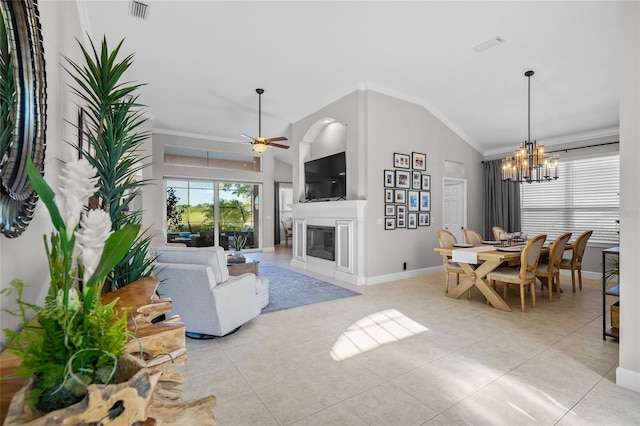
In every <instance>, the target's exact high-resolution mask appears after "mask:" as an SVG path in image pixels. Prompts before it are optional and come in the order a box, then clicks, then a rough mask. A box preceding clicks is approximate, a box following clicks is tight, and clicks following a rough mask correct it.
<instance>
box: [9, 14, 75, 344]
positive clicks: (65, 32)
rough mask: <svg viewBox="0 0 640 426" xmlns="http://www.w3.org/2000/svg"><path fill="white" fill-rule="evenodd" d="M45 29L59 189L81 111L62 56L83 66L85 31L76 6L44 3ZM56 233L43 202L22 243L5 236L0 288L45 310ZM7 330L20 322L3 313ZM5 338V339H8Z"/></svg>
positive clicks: (49, 161)
mask: <svg viewBox="0 0 640 426" xmlns="http://www.w3.org/2000/svg"><path fill="white" fill-rule="evenodd" d="M39 10H40V23H41V26H42V39H43V43H44V51H45V60H46V73H47V129H46V142H47V147H46V152H45V179H46V181H47V182H48V183H49V185H50V186H51V187H52V188H54V189H55V188H57V182H58V173H59V170H60V162H59V161H58V160H62V161H67V160H68V159H69V158H71V155H74V154H75V153H74V151H73V149H72V148H70V147H69V145H68V144H67V143H66V142H65V141H71V142H73V141H75V136H74V135H75V129H74V128H73V126H71V125H69V124H68V123H66V122H65V119H66V120H69V121H71V122H75V119H76V118H75V117H76V114H77V108H76V106H75V105H74V103H73V100H72V98H71V96H70V93H69V89H68V87H67V84H69V83H70V79H69V77H67V75H66V72H64V70H63V69H62V68H61V65H60V64H61V63H62V60H63V59H62V55H63V54H64V55H66V56H68V57H70V58H72V59H74V60H75V61H80V60H81V56H80V50H79V47H78V44H77V43H76V41H75V37H79V38H80V39H81V40H82V38H81V34H82V31H81V30H80V21H79V19H78V13H77V10H76V5H75V2H49V1H46V2H39ZM51 231H52V226H51V220H50V218H49V213H48V212H47V209H46V208H45V206H44V205H43V204H42V203H41V202H39V203H38V204H37V207H36V212H35V216H34V219H33V221H32V222H31V224H30V225H29V227H28V228H27V229H26V231H25V232H24V233H23V234H22V235H21V236H20V237H18V238H14V239H9V238H6V237H4V236H0V287H1V288H2V289H5V288H7V287H10V283H11V281H12V280H14V279H21V280H22V281H24V283H25V285H27V286H28V288H27V289H26V290H25V294H24V296H23V297H24V298H25V300H26V301H28V302H31V303H36V304H42V302H43V301H44V297H45V295H46V291H47V288H48V286H49V279H48V277H49V270H48V264H47V257H46V253H45V248H44V243H43V239H42V236H43V235H45V234H46V235H49V234H50V233H51ZM1 300H2V308H7V309H15V308H16V305H15V302H14V299H13V298H9V297H5V296H2V298H1ZM0 318H1V322H2V327H3V328H5V327H6V328H11V329H15V328H17V326H18V325H19V320H18V318H15V317H13V316H11V315H8V314H6V313H5V312H2V313H0ZM3 337H4V336H3Z"/></svg>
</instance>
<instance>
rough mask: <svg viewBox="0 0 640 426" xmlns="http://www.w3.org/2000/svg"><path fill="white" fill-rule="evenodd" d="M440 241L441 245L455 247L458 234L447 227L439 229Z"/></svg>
mask: <svg viewBox="0 0 640 426" xmlns="http://www.w3.org/2000/svg"><path fill="white" fill-rule="evenodd" d="M438 242H439V243H440V247H453V245H454V244H455V243H457V241H456V236H455V235H453V234H452V233H451V232H449V231H447V230H446V229H441V230H439V231H438Z"/></svg>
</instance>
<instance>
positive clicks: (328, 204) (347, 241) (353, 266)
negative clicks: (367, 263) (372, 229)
mask: <svg viewBox="0 0 640 426" xmlns="http://www.w3.org/2000/svg"><path fill="white" fill-rule="evenodd" d="M366 204H367V201H366V200H341V201H318V202H308V203H295V204H291V205H290V206H291V210H292V216H293V257H292V259H291V266H292V267H295V268H299V269H304V270H308V271H311V272H315V273H317V274H320V275H325V276H328V277H333V278H336V279H338V280H340V281H344V282H348V283H350V284H358V285H359V284H364V282H365V277H364V271H363V265H364V256H363V254H364V208H365V206H366ZM307 226H333V227H336V233H335V244H336V261H330V260H326V259H320V258H316V257H311V256H307V254H306V228H307Z"/></svg>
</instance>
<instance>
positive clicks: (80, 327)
mask: <svg viewBox="0 0 640 426" xmlns="http://www.w3.org/2000/svg"><path fill="white" fill-rule="evenodd" d="M27 167H28V174H29V178H30V180H31V182H32V185H33V188H34V190H35V191H36V192H37V193H38V195H39V196H40V199H41V200H42V201H43V203H44V204H45V205H46V207H47V209H48V210H49V214H50V216H51V221H52V223H53V227H54V230H53V232H52V233H51V236H50V238H49V239H48V240H47V238H46V236H45V237H44V244H45V249H46V253H47V257H48V261H49V273H50V285H49V289H48V292H47V296H46V299H45V303H44V306H42V307H39V306H36V305H33V304H29V303H26V302H24V301H23V299H22V292H23V286H24V284H23V283H22V282H21V281H19V280H15V281H14V282H13V283H12V286H13V287H12V289H6V290H4V291H3V293H4V294H3V297H7V296H8V295H9V294H10V293H11V292H15V293H16V296H17V306H18V309H17V311H15V312H11V311H8V312H11V313H14V314H16V315H19V316H20V317H21V318H22V322H23V324H22V325H23V330H22V331H21V332H16V331H13V330H10V329H5V330H4V331H5V335H6V336H7V338H8V342H9V348H10V350H11V351H13V352H14V353H16V354H17V355H18V356H19V357H21V358H22V364H21V366H20V369H19V370H18V374H20V375H22V376H23V377H25V378H33V386H32V390H31V392H30V393H29V396H28V402H29V403H30V404H33V405H35V407H36V408H37V409H38V410H39V411H40V412H41V413H43V414H44V413H47V412H50V411H53V410H56V409H59V408H64V407H67V406H69V405H72V404H74V403H76V402H78V401H79V400H81V399H82V398H83V396H84V395H85V393H86V388H87V386H88V385H89V384H91V383H99V384H107V383H110V382H111V380H112V379H113V375H114V373H115V367H116V365H117V361H118V358H119V357H120V356H122V355H123V354H124V350H125V344H126V342H127V339H128V335H127V323H126V315H124V316H122V317H118V316H116V314H115V311H114V309H113V308H114V305H115V303H116V301H114V302H113V303H110V304H108V305H103V304H102V302H101V298H100V295H101V291H102V287H103V285H104V282H105V278H106V277H107V275H108V274H109V273H110V271H111V270H112V269H113V268H114V267H115V266H116V265H117V264H118V263H119V262H120V260H121V259H122V258H123V257H124V256H125V255H126V254H127V253H128V251H129V249H130V248H131V245H132V244H133V242H134V240H135V239H136V237H137V235H138V232H139V230H140V226H139V225H137V224H129V225H126V226H124V227H122V229H120V230H118V231H115V232H113V231H111V223H110V220H109V215H108V214H107V213H106V212H104V211H103V210H89V211H84V212H83V204H84V202H85V201H86V200H87V199H88V197H89V196H91V195H92V194H93V193H94V192H95V190H96V189H97V188H95V186H94V185H95V182H96V180H97V178H94V176H95V175H96V171H95V169H94V168H93V167H91V166H90V165H89V163H88V162H87V161H86V160H84V159H82V160H74V161H71V162H69V163H67V164H65V166H64V167H63V169H62V172H61V174H60V178H59V179H60V189H59V193H58V194H57V196H55V200H54V192H53V190H52V189H51V188H50V187H49V185H48V184H47V183H46V182H45V180H44V179H43V177H42V176H41V175H40V173H39V172H38V171H37V169H36V167H35V166H34V165H33V163H31V162H29V164H28V166H27ZM74 251H75V252H76V253H80V255H79V259H78V260H77V262H76V261H75V260H76V256H75V255H74ZM29 310H33V311H35V313H36V314H37V318H36V321H31V322H28V321H27V312H28V311H29Z"/></svg>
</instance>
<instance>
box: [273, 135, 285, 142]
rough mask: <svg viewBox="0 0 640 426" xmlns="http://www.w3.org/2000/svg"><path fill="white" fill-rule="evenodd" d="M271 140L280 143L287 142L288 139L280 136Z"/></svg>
mask: <svg viewBox="0 0 640 426" xmlns="http://www.w3.org/2000/svg"><path fill="white" fill-rule="evenodd" d="M269 140H270V141H272V142H278V141H286V140H288V139H287V138H285V137H284V136H278V137H277V138H269Z"/></svg>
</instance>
